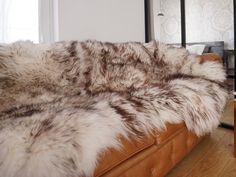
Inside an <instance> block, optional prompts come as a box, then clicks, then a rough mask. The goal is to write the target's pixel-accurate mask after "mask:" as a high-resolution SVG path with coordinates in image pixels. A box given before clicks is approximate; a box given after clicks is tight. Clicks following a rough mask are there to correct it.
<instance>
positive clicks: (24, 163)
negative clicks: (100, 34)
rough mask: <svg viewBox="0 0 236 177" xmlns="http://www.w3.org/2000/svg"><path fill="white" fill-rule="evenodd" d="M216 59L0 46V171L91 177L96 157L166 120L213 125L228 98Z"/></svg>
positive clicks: (195, 126) (127, 49)
mask: <svg viewBox="0 0 236 177" xmlns="http://www.w3.org/2000/svg"><path fill="white" fill-rule="evenodd" d="M224 80H225V72H224V70H223V67H222V65H221V64H220V63H217V62H205V63H202V64H200V63H199V56H192V55H189V54H188V52H187V51H186V50H185V49H182V48H181V49H178V48H173V47H170V46H168V45H164V44H157V43H156V42H151V43H148V44H142V43H116V44H112V43H101V42H97V41H85V42H78V41H66V42H59V43H55V44H51V45H43V44H40V45H36V44H33V43H31V42H17V43H13V44H11V45H1V46H0V103H1V107H0V176H4V177H42V176H47V177H49V176H50V177H65V176H70V177H78V176H92V174H93V172H94V170H95V168H96V163H97V159H98V157H99V154H101V153H102V152H104V151H106V150H107V149H108V148H112V147H113V148H116V149H119V148H121V146H122V145H121V144H120V141H119V138H120V137H125V138H127V139H129V137H137V138H138V137H142V136H143V135H146V134H148V133H151V132H152V130H153V129H158V130H159V131H161V130H163V131H164V130H165V125H166V123H180V122H185V123H186V126H187V127H188V129H189V130H191V131H193V132H194V133H196V134H197V135H199V136H201V135H204V134H206V133H209V132H211V131H212V130H213V129H214V128H216V127H217V125H218V124H219V120H220V117H221V114H222V111H223V109H224V105H225V103H226V99H227V91H226V90H225V89H224V87H223V86H222V82H223V81H224Z"/></svg>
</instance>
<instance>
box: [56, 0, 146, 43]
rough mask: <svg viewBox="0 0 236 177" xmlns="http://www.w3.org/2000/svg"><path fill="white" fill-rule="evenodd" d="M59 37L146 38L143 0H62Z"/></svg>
mask: <svg viewBox="0 0 236 177" xmlns="http://www.w3.org/2000/svg"><path fill="white" fill-rule="evenodd" d="M57 8H58V36H57V40H76V39H77V40H85V39H96V40H101V41H111V42H124V41H142V42H143V41H145V27H144V1H143V0H58V7H57Z"/></svg>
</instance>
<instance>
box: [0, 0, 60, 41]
mask: <svg viewBox="0 0 236 177" xmlns="http://www.w3.org/2000/svg"><path fill="white" fill-rule="evenodd" d="M56 2H57V0H0V43H10V42H14V41H17V40H31V41H33V42H36V43H38V42H52V41H54V24H55V23H54V17H55V13H54V8H55V4H56Z"/></svg>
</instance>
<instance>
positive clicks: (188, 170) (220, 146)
mask: <svg viewBox="0 0 236 177" xmlns="http://www.w3.org/2000/svg"><path fill="white" fill-rule="evenodd" d="M230 157H231V158H232V157H233V131H229V130H225V129H221V128H218V129H217V130H216V131H215V132H213V133H212V134H211V136H210V137H207V138H206V139H205V140H204V141H203V142H201V143H200V144H199V145H198V146H197V147H196V148H195V149H194V150H193V151H192V152H191V153H190V154H189V155H188V156H187V157H186V158H185V159H184V160H183V161H182V162H180V163H179V164H178V165H177V166H176V167H175V168H174V169H173V170H172V171H170V173H169V174H168V175H167V177H217V176H219V174H220V173H222V171H224V169H227V168H226V167H227V166H229V165H230V164H229V163H228V162H229V158H230Z"/></svg>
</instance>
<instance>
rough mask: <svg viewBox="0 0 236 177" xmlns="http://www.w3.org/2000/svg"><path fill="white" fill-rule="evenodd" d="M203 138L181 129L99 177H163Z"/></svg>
mask: <svg viewBox="0 0 236 177" xmlns="http://www.w3.org/2000/svg"><path fill="white" fill-rule="evenodd" d="M201 139H202V138H198V137H196V135H194V134H193V133H191V132H189V131H188V130H187V128H186V126H183V127H181V128H180V129H179V130H178V131H176V132H175V133H173V135H171V136H170V137H168V138H167V139H166V140H165V141H162V143H161V144H159V143H158V140H157V142H156V143H154V144H153V145H151V146H150V147H148V148H146V149H143V150H142V151H140V152H138V153H137V154H135V155H133V156H131V157H130V158H128V159H127V160H125V161H124V162H122V163H120V164H118V165H116V166H115V167H113V168H112V169H110V170H108V171H107V172H105V173H103V174H99V175H95V176H99V177H118V176H119V177H162V176H165V175H166V174H167V173H168V172H169V171H170V170H171V169H172V168H173V167H174V166H175V165H176V164H177V163H178V162H179V161H180V160H181V159H183V158H184V156H186V154H187V153H189V152H190V151H191V150H192V149H193V147H194V146H195V145H196V144H198V143H199V142H200V140H201Z"/></svg>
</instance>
